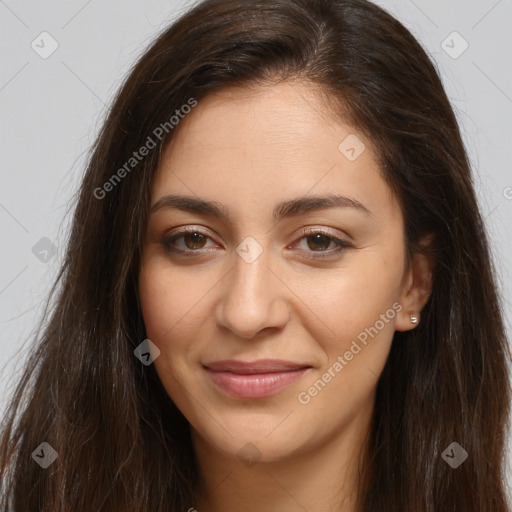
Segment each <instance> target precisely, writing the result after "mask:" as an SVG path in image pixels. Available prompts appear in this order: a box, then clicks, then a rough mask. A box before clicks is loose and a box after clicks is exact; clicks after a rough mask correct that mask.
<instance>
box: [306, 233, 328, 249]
mask: <svg viewBox="0 0 512 512" xmlns="http://www.w3.org/2000/svg"><path fill="white" fill-rule="evenodd" d="M306 240H307V241H308V248H309V249H311V250H312V251H323V250H326V249H328V248H329V245H330V244H331V242H332V241H333V238H332V237H330V236H327V235H324V234H323V233H316V234H314V235H308V236H307V237H306Z"/></svg>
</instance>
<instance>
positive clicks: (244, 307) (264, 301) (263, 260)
mask: <svg viewBox="0 0 512 512" xmlns="http://www.w3.org/2000/svg"><path fill="white" fill-rule="evenodd" d="M234 259H235V261H234V266H233V268H232V270H231V271H230V272H228V274H227V275H226V276H225V277H224V279H223V282H222V284H220V285H219V286H220V287H221V288H220V290H221V294H222V295H221V299H220V301H219V303H218V304H217V307H216V310H215V318H216V321H217V325H219V326H222V327H225V328H227V329H229V330H230V331H231V332H233V333H234V334H235V335H236V336H238V337H240V338H247V339H251V338H253V337H254V336H255V335H257V334H258V333H259V332H260V331H262V330H263V329H268V328H278V329H282V328H283V327H284V326H285V325H286V323H287V322H288V320H289V315H290V306H289V302H288V300H287V296H286V292H287V291H288V289H287V287H286V286H285V285H284V284H283V282H282V281H281V280H280V279H279V278H278V277H277V276H276V274H275V271H273V270H272V269H271V268H269V258H268V251H267V250H266V249H265V250H263V252H262V253H261V254H260V256H259V257H258V258H257V259H256V260H254V261H252V262H251V263H248V262H247V261H245V260H244V259H243V258H242V257H240V256H239V255H238V254H237V253H235V256H234Z"/></svg>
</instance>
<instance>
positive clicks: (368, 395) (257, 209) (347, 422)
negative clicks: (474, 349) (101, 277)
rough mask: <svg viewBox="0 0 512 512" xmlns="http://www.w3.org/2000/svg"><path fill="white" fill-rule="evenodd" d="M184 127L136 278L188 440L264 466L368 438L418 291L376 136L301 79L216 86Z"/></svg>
mask: <svg viewBox="0 0 512 512" xmlns="http://www.w3.org/2000/svg"><path fill="white" fill-rule="evenodd" d="M175 135H176V136H175V137H174V139H173V140H172V142H171V143H170V145H168V146H167V148H166V150H165V152H164V154H163V161H162V165H161V168H160V169H159V170H158V173H157V174H156V176H155V179H154V182H153V186H152V197H151V205H152V206H154V208H152V212H151V216H150V220H149V225H148V233H147V240H146V245H145V248H144V256H143V264H142V268H141V273H140V281H139V286H140V298H141V304H142V311H143V316H144V321H145V325H146V329H147V335H148V338H149V339H150V340H151V341H152V342H153V343H154V344H155V345H156V346H157V347H158V348H159V349H160V354H159V355H158V357H156V359H155V361H154V364H155V367H156V371H157V373H158V375H159V377H160V379H161V381H162V383H163V385H164V387H165V389H166V390H167V392H168V394H169V396H170V397H171V398H172V400H173V401H174V402H175V403H176V405H177V406H178V408H179V409H180V410H181V411H182V413H183V414H184V415H185V417H186V418H187V419H188V421H189V422H190V424H191V426H192V432H193V436H194V438H195V439H196V440H197V439H200V440H201V442H202V443H207V445H208V446H210V447H213V448H214V449H215V450H216V451H217V452H222V453H223V454H224V455H230V456H236V455H237V454H238V456H239V457H240V456H245V455H247V456H248V457H251V453H250V452H251V450H253V451H254V452H255V454H254V455H253V457H257V458H261V459H262V460H269V461H270V460H277V459H280V458H284V457H287V456H290V455H292V454H297V453H307V451H309V450H311V449H313V448H315V446H317V445H319V444H320V443H325V442H326V441H329V440H335V439H337V438H338V437H339V436H341V435H344V436H345V437H346V436H352V438H353V439H354V438H358V439H362V436H364V434H365V433H366V431H367V429H368V425H369V421H370V418H371V415H372V409H373V404H374V395H375V389H376V385H377V380H378V378H379V376H380V374H381V371H382V369H383V366H384V364H385V361H386V358H387V356H388V353H389V350H390V346H391V341H392V338H393V333H394V331H395V330H406V329H409V328H412V327H413V325H412V324H411V323H410V319H409V318H410V313H412V312H413V311H414V306H415V304H416V303H415V302H414V301H415V300H417V299H415V297H416V296H415V295H414V292H413V290H412V288H413V286H414V282H415V280H414V279H413V275H412V274H411V273H410V272H412V270H411V271H407V272H406V265H405V263H406V262H405V246H404V223H403V218H402V214H401V211H400V208H399V205H398V203H397V202H396V200H395V199H394V197H393V196H392V194H391V192H390V189H389V187H388V186H387V185H386V183H385V181H384V180H383V179H382V177H381V176H380V175H379V169H378V166H377V163H376V158H375V154H374V153H373V152H372V150H371V148H370V143H369V141H368V140H367V139H365V137H364V136H363V135H362V134H361V133H360V132H359V131H356V130H354V129H353V128H351V127H349V126H345V125H344V124H340V122H339V121H335V120H334V119H333V118H331V117H330V116H329V114H328V113H326V111H325V107H323V104H322V103H320V101H319V99H318V98H317V96H316V95H315V93H314V90H313V89H312V88H311V86H308V85H305V84H300V83H297V82H293V83H292V82H288V83H281V84H280V85H277V86H272V87H268V88H259V89H257V90H253V91H249V90H248V89H241V88H236V89H235V88H231V89H229V90H227V89H225V90H223V91H221V92H219V93H215V94H212V95H210V96H208V97H207V98H205V99H203V100H201V101H200V102H199V103H198V105H197V106H196V107H195V108H194V109H193V110H192V112H191V113H190V114H189V115H188V116H187V117H186V118H185V119H184V120H182V121H181V123H180V125H179V131H178V132H177V133H176V134H175ZM171 195H172V196H173V198H174V199H170V198H167V200H166V196H171ZM180 198H182V199H180ZM185 198H187V199H186V200H185ZM313 198H315V200H313ZM178 200H179V201H178ZM184 229H190V230H191V233H188V234H187V233H183V230H184ZM416 312H418V310H416ZM141 341H142V340H141ZM226 360H231V361H232V360H235V361H238V362H242V363H243V362H249V363H251V362H256V361H261V360H280V361H281V362H282V361H286V362H289V363H291V364H292V366H290V367H286V366H282V365H281V366H280V364H277V363H275V362H274V363H271V364H269V365H267V366H264V365H263V366H258V365H256V366H254V367H247V366H244V365H236V364H235V365H234V366H233V365H230V364H228V363H222V361H226ZM214 363H217V366H215V364H214ZM272 364H275V366H273V365H272ZM208 367H210V369H208ZM294 368H295V369H294ZM214 370H216V371H214ZM247 443H252V444H253V445H254V447H255V448H254V447H252V446H251V445H248V444H247Z"/></svg>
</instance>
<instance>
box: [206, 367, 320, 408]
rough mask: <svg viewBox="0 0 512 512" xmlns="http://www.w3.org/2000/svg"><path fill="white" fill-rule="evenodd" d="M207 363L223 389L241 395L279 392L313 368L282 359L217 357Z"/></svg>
mask: <svg viewBox="0 0 512 512" xmlns="http://www.w3.org/2000/svg"><path fill="white" fill-rule="evenodd" d="M203 367H204V369H205V370H206V372H207V374H208V375H209V376H210V378H211V379H212V381H213V383H214V384H215V385H216V386H217V387H218V388H219V389H220V390H221V391H224V392H225V393H227V394H228V395H230V396H234V397H237V398H262V397H266V396H271V395H275V394H277V393H279V392H280V391H282V390H283V389H285V388H286V387H288V386H290V385H291V384H292V383H293V382H295V381H296V380H297V379H299V378H300V377H301V376H302V375H304V374H305V373H306V372H307V371H308V370H310V369H311V368H312V366H310V365H308V364H301V363H294V362H291V361H283V360H278V359H264V360H259V361H254V362H246V361H237V360H226V361H215V362H212V363H207V364H204V365H203Z"/></svg>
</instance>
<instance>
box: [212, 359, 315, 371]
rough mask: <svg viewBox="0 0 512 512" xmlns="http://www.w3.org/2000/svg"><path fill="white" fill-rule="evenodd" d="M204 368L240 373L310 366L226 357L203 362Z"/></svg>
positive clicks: (280, 361)
mask: <svg viewBox="0 0 512 512" xmlns="http://www.w3.org/2000/svg"><path fill="white" fill-rule="evenodd" d="M204 366H206V368H209V369H210V370H213V371H216V372H231V373H240V374H256V373H273V372H286V371H292V370H299V369H302V368H310V367H311V366H310V365H308V364H302V363H294V362H291V361H283V360H281V359H259V360H257V361H252V362H248V361H239V360H236V359H227V360H224V361H213V362H211V363H206V364H204Z"/></svg>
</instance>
